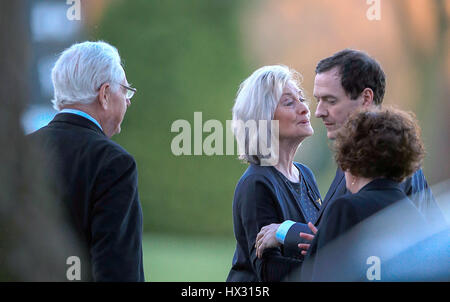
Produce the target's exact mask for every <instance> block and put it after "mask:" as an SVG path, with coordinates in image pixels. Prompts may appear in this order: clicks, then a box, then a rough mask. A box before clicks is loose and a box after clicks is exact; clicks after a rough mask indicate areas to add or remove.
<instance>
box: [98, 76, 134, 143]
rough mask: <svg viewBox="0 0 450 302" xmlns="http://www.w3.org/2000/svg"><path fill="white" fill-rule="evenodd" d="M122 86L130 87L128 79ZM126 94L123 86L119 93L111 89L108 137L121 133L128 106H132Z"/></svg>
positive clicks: (119, 88)
mask: <svg viewBox="0 0 450 302" xmlns="http://www.w3.org/2000/svg"><path fill="white" fill-rule="evenodd" d="M121 84H122V85H125V86H129V84H128V81H127V79H126V77H125V79H124V80H123V82H122V83H121ZM126 94H127V89H126V88H125V87H123V86H121V85H119V86H118V89H117V91H115V90H113V89H111V87H110V90H109V100H108V109H107V111H108V112H107V124H106V127H105V128H106V129H104V130H105V134H106V135H107V136H108V137H111V136H113V135H114V134H117V133H120V130H121V128H120V125H121V124H122V121H123V118H124V116H125V113H126V111H127V108H128V106H130V104H131V103H130V100H129V99H127V98H126Z"/></svg>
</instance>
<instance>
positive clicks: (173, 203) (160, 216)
mask: <svg viewBox="0 0 450 302" xmlns="http://www.w3.org/2000/svg"><path fill="white" fill-rule="evenodd" d="M129 3H130V2H128V1H117V2H114V3H113V4H111V5H110V6H109V7H108V9H107V11H106V12H105V15H104V18H103V20H102V23H101V25H100V27H99V28H98V29H96V30H95V32H92V33H91V36H92V38H93V39H100V40H105V41H107V42H109V43H111V44H112V45H114V46H116V47H117V48H118V50H119V52H120V54H121V57H122V59H123V61H124V66H125V71H126V73H127V78H128V81H129V82H130V83H132V85H133V86H135V87H136V88H137V89H138V92H137V94H136V95H135V97H134V98H133V99H132V101H131V103H132V105H131V106H130V107H129V109H128V111H127V115H126V117H125V120H124V122H123V124H122V131H123V132H122V134H120V135H117V136H115V137H114V139H115V140H117V142H118V143H120V144H121V145H122V146H124V147H125V148H126V149H127V150H128V151H129V152H130V153H131V154H132V155H133V156H134V157H135V159H136V161H137V164H138V171H139V194H140V199H141V203H142V208H143V211H144V230H145V231H151V232H161V231H164V232H172V233H197V234H210V235H227V236H230V235H231V234H232V230H233V228H232V200H233V193H234V188H235V186H236V183H237V181H238V179H239V177H240V176H241V174H242V173H243V171H244V170H245V169H246V167H247V166H246V165H244V164H242V163H241V162H240V161H238V160H237V156H206V155H201V156H193V155H192V156H183V155H182V156H175V155H173V154H172V151H171V141H172V139H173V138H174V137H175V136H176V135H177V133H172V132H171V125H172V123H173V122H174V121H176V120H178V119H183V120H187V121H189V123H190V124H191V133H192V141H193V140H194V133H193V128H194V122H193V120H194V112H202V114H203V122H205V121H207V120H210V119H215V120H219V121H221V123H222V125H223V126H224V129H223V132H224V137H225V121H226V120H230V119H231V108H232V106H233V103H234V97H235V95H236V91H237V89H238V87H239V84H240V82H241V81H242V80H243V79H244V78H245V77H247V76H248V74H249V72H250V69H249V68H248V66H246V63H245V62H244V60H243V58H242V57H241V53H242V50H241V49H240V47H241V46H240V45H241V43H240V41H239V10H238V8H239V5H238V1H219V0H212V1H202V0H194V1H178V0H168V1H166V0H165V1H156V0H153V1H146V0H139V1H133V2H132V4H133V5H129ZM209 134H210V133H204V134H203V139H204V138H206V137H207V136H208V135H209ZM224 149H225V146H224ZM224 151H225V150H224ZM192 153H193V143H192Z"/></svg>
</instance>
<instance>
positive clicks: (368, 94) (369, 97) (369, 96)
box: [361, 88, 374, 107]
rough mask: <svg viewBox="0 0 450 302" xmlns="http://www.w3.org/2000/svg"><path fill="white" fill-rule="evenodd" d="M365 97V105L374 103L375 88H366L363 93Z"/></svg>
mask: <svg viewBox="0 0 450 302" xmlns="http://www.w3.org/2000/svg"><path fill="white" fill-rule="evenodd" d="M361 94H362V97H363V103H362V104H363V106H364V107H369V106H371V105H373V104H374V103H373V90H372V89H371V88H364V90H363V92H362V93H361Z"/></svg>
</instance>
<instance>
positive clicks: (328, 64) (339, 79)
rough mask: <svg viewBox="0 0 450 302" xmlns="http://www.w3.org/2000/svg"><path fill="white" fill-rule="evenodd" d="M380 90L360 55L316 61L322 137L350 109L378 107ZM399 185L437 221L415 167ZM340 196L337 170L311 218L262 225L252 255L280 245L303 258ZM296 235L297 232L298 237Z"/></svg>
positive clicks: (373, 67) (374, 70)
mask: <svg viewBox="0 0 450 302" xmlns="http://www.w3.org/2000/svg"><path fill="white" fill-rule="evenodd" d="M385 87H386V78H385V75H384V72H383V70H382V68H381V66H380V64H379V63H378V62H377V61H376V60H375V59H373V58H371V57H370V56H368V55H367V54H366V53H364V52H361V51H358V50H351V49H345V50H342V51H340V52H338V53H335V54H334V55H332V56H331V57H328V58H325V59H323V60H321V61H320V62H319V63H318V64H317V67H316V77H315V80H314V97H315V98H316V100H317V108H316V112H315V116H316V117H317V118H320V119H322V121H323V123H324V125H325V127H326V129H327V137H328V138H329V139H331V140H334V139H335V138H336V135H337V131H338V130H339V129H340V127H341V126H342V125H343V124H344V123H345V122H346V121H347V119H348V117H349V116H350V115H351V114H352V113H353V112H354V111H355V110H356V109H358V108H361V107H371V106H381V104H382V102H383V97H384V92H385ZM401 187H402V189H403V190H404V192H405V193H406V195H408V196H409V197H410V199H411V200H412V201H413V202H414V204H415V205H416V207H417V208H418V209H419V211H420V212H421V213H422V214H423V215H424V216H425V218H426V219H427V220H428V221H429V222H430V223H438V222H440V221H443V219H444V218H443V216H442V213H441V212H440V210H439V208H438V207H437V204H436V202H435V200H434V197H433V195H432V193H431V190H430V188H429V187H428V184H427V181H426V179H425V176H424V174H423V172H422V170H421V169H420V170H418V171H416V172H415V173H414V174H413V176H412V177H409V178H408V179H406V180H405V181H404V182H403V183H402V184H401ZM346 193H347V189H346V185H345V177H344V172H343V171H342V170H340V169H339V168H338V169H337V171H336V176H335V178H334V180H333V182H332V183H331V186H330V189H329V190H328V193H327V195H326V197H325V199H324V201H323V203H322V207H321V209H320V212H319V215H318V218H317V220H316V221H312V222H311V223H309V224H308V225H306V224H303V223H298V222H294V221H285V222H283V223H282V224H271V225H268V226H265V227H263V228H262V229H261V231H260V232H259V234H258V236H257V239H256V248H257V255H258V256H260V257H261V256H262V254H263V251H264V249H265V248H269V247H275V246H280V245H283V246H284V250H285V251H290V253H294V254H295V251H296V252H297V254H300V250H299V247H300V248H301V249H303V250H302V252H301V254H303V255H306V250H307V249H308V247H309V242H310V241H311V240H312V239H313V238H314V237H313V233H315V232H316V231H317V229H316V228H315V226H318V227H320V221H321V218H322V214H323V212H324V210H325V208H326V207H327V205H329V204H330V203H331V202H332V201H333V200H335V199H337V198H339V197H341V196H342V195H344V194H346ZM314 225H315V226H314ZM299 233H303V234H301V237H300V236H299ZM302 238H303V239H302Z"/></svg>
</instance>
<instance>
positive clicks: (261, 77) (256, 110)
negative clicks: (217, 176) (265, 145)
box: [232, 65, 303, 165]
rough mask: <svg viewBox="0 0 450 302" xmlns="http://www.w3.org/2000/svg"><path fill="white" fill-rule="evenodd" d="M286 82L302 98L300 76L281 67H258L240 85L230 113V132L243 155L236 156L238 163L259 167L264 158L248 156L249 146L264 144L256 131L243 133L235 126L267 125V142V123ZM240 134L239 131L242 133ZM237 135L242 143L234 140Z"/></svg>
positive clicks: (272, 115) (269, 133) (269, 135)
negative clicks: (261, 123)
mask: <svg viewBox="0 0 450 302" xmlns="http://www.w3.org/2000/svg"><path fill="white" fill-rule="evenodd" d="M289 81H292V82H293V83H294V84H295V85H296V86H297V87H298V88H299V89H300V93H301V95H302V96H303V90H301V87H300V81H301V75H300V74H299V73H298V72H297V71H295V70H293V69H290V68H289V67H287V66H284V65H272V66H264V67H261V68H259V69H257V70H256V71H255V72H253V74H252V75H251V76H249V77H248V78H247V79H246V80H245V81H243V82H242V83H241V85H240V87H239V90H238V92H237V97H236V99H235V104H234V106H233V110H232V112H233V132H234V135H235V136H236V140H237V142H238V145H240V146H239V147H240V150H243V151H245V152H244V153H241V154H240V156H239V158H240V159H242V160H244V161H246V162H248V163H253V164H257V165H260V164H261V159H262V158H264V156H262V155H261V154H259V152H258V154H256V155H254V154H252V153H251V151H250V148H252V147H251V146H252V144H253V147H254V146H255V144H256V146H259V144H260V143H261V141H263V140H265V141H267V139H265V138H263V137H260V131H259V130H258V131H257V132H251V131H248V129H245V132H239V131H238V129H237V127H239V126H238V125H240V126H242V124H243V123H245V124H247V122H248V121H256V125H257V127H259V121H266V122H268V123H269V124H268V125H269V126H268V128H267V131H268V133H267V137H268V138H270V137H271V127H270V121H272V120H273V118H274V114H275V110H276V108H277V105H278V102H279V100H280V98H281V95H282V93H283V89H284V87H285V86H286V84H287V83H288V82H289ZM242 122H243V123H242ZM258 129H259V128H258ZM240 130H241V131H242V129H240ZM239 133H240V134H239ZM239 135H245V139H242V137H238V136H239ZM267 137H266V138H267ZM243 144H245V145H243ZM249 145H250V146H249Z"/></svg>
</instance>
